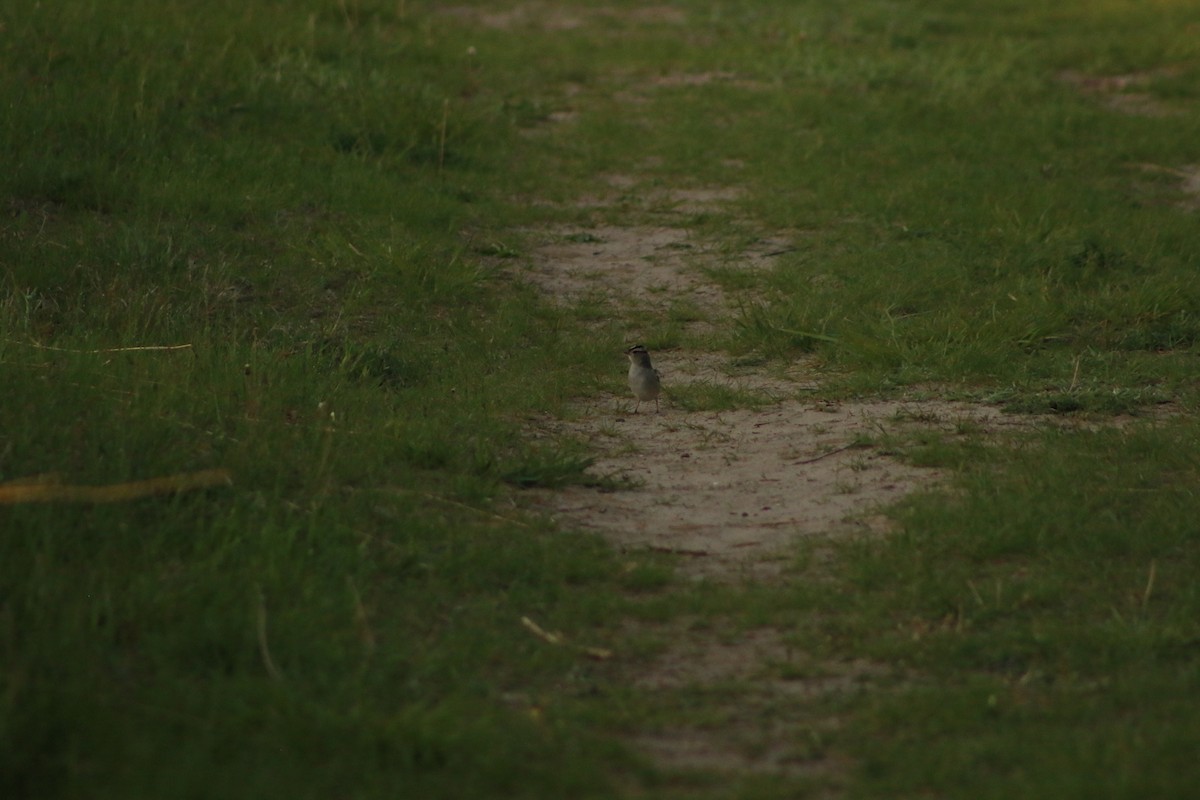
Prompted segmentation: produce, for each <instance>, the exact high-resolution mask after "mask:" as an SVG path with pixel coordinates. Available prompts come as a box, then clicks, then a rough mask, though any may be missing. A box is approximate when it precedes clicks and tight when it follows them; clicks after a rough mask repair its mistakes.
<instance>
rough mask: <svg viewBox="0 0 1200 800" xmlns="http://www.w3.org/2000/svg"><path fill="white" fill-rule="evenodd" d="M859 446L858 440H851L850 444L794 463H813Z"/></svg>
mask: <svg viewBox="0 0 1200 800" xmlns="http://www.w3.org/2000/svg"><path fill="white" fill-rule="evenodd" d="M858 446H859V445H858V443H857V442H851V443H850V444H846V445H842V446H841V447H838V448H835V449H833V450H830V451H829V452H828V453H822V454H821V455H819V456H816V457H814V458H806V459H804V460H803V461H793V462H792V463H793V464H812V463H814V462H816V461H820V460H821V459H822V458H829V457H830V456H832V455H837V454H838V453H841V452H843V451H845V450H850V449H851V448H854V447H858Z"/></svg>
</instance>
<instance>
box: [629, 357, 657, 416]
mask: <svg viewBox="0 0 1200 800" xmlns="http://www.w3.org/2000/svg"><path fill="white" fill-rule="evenodd" d="M625 355H627V356H629V388H630V389H632V390H633V396H634V397H636V398H637V400H638V402H637V405H636V406H634V409H633V413H635V414H636V413H637V412H638V409H639V408H641V405H642V401H643V400H647V401H649V400H653V401H654V413H655V414H657V413H658V392H659V389H661V388H662V384H661V382H660V381H659V377H658V370H656V369H655V368H654V367H653V366H651V364H650V354H649V353H648V352H646V348H645V347H644V346H642V345H640V344H635V345H634V346H633V347H631V348H629V349H628V350H626V351H625Z"/></svg>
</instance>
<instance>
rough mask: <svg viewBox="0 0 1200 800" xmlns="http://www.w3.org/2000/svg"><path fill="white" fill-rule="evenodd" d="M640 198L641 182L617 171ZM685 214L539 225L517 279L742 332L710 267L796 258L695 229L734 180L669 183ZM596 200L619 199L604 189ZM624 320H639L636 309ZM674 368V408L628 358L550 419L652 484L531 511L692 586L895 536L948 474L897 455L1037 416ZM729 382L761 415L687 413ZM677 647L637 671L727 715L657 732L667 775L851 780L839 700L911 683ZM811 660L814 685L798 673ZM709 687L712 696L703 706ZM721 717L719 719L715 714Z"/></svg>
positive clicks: (710, 640) (663, 362)
mask: <svg viewBox="0 0 1200 800" xmlns="http://www.w3.org/2000/svg"><path fill="white" fill-rule="evenodd" d="M610 183H611V184H616V185H620V186H622V187H624V188H625V189H628V183H629V181H627V180H624V179H623V180H620V181H612V180H610ZM664 196H665V197H666V198H667V200H668V201H675V200H678V201H679V202H680V204H681V205H685V206H687V207H686V208H685V209H683V210H681V211H679V212H678V213H677V218H678V220H679V221H678V223H675V224H673V223H672V215H670V214H668V215H665V216H664V215H662V214H657V215H656V216H655V220H656V223H657V224H655V225H653V226H651V225H647V224H645V222H644V220H643V219H640V218H636V217H635V218H631V219H630V221H629V224H627V225H623V224H619V223H616V224H614V223H612V222H608V223H605V224H603V225H598V226H595V227H590V228H589V227H578V228H574V227H566V228H564V227H548V228H544V229H539V230H535V231H525V233H526V235H527V236H528V238H529V239H531V240H532V241H533V242H534V248H533V250H532V252H531V254H530V257H529V258H528V259H527V261H526V262H525V263H524V264H522V266H520V267H519V268H517V270H516V274H517V275H518V276H519V277H520V278H521V279H522V280H526V281H529V282H531V283H533V284H535V285H536V286H538V287H539V288H540V289H541V290H542V291H543V292H544V293H545V294H546V295H547V296H548V297H549V298H550V299H551V300H552V301H554V302H557V303H562V304H571V303H574V302H576V301H578V300H581V299H587V300H588V301H589V302H592V303H596V302H600V303H603V304H605V305H606V306H607V307H608V308H610V309H611V311H612V315H613V317H614V318H623V319H626V320H642V321H643V323H642V325H641V326H640V328H639V326H638V325H633V324H631V325H629V326H628V328H629V330H628V343H630V344H632V343H634V342H636V341H638V340H640V339H643V338H646V339H648V340H652V339H653V337H654V333H655V331H654V326H655V324H657V321H659V320H663V319H665V317H666V315H667V313H668V309H669V305H670V303H675V302H679V301H680V300H686V302H688V303H689V304H691V305H692V306H693V307H695V308H696V309H697V310H698V311H699V313H698V314H696V321H695V322H694V323H692V324H694V325H696V326H699V327H701V328H704V327H706V326H708V327H712V326H722V325H726V324H729V322H730V315H731V311H730V308H731V300H732V298H730V297H727V296H726V294H725V292H723V291H722V290H721V288H720V287H718V286H717V285H716V284H714V283H712V282H710V281H708V280H707V279H706V278H705V269H706V268H707V267H711V266H718V265H719V266H721V267H722V268H723V269H730V268H738V269H747V270H761V269H766V268H770V265H771V263H772V261H773V259H774V258H775V257H777V256H778V254H780V253H781V252H785V251H786V250H787V249H788V247H789V242H788V239H787V237H786V236H784V235H771V236H764V237H762V238H760V240H759V241H758V242H756V243H755V244H754V245H752V247H751V248H750V249H749V250H748V251H747V252H745V253H743V254H741V255H740V256H738V257H736V258H733V259H730V257H729V256H728V253H727V252H726V251H724V250H722V249H721V248H718V247H715V246H713V243H711V242H705V241H703V240H700V239H698V238H696V237H693V236H692V235H691V234H690V233H689V232H688V231H687V230H686V229H685V228H684V227H683V222H682V220H683V219H684V218H685V214H687V213H690V212H691V209H692V206H691V205H690V204H693V203H696V202H702V203H705V204H706V205H707V206H708V209H709V210H710V211H711V210H714V207H715V206H717V205H719V204H720V203H723V202H728V201H729V200H730V199H732V198H734V197H736V195H735V193H732V192H729V191H728V190H725V189H722V188H721V187H716V188H710V189H706V190H694V189H693V190H691V191H690V192H689V193H688V194H687V195H686V196H683V195H678V196H676V195H672V194H671V193H670V192H665V193H664ZM586 202H587V204H589V205H592V206H595V205H596V204H600V203H603V202H604V199H603V198H596V197H592V198H587V200H586ZM621 315H624V316H621ZM653 355H654V357H655V364H656V366H657V367H658V368H659V370H660V371H661V372H662V374H663V382H664V392H665V397H664V401H663V403H662V411H661V413H654V412H653V409H651V408H649V407H648V406H646V405H645V404H643V406H642V413H639V414H633V413H630V412H631V411H632V408H633V398H632V396H630V395H628V393H627V391H626V390H625V388H624V373H625V370H626V368H627V362H626V360H625V359H624V357H623V356H622V354H621V353H620V352H614V353H613V372H614V375H613V381H612V386H613V391H612V392H611V393H609V394H605V395H603V396H599V397H594V398H588V399H585V400H581V401H579V403H578V404H577V405H576V407H575V408H574V409H573V411H574V413H573V414H572V415H571V418H570V419H566V420H547V421H544V422H543V423H541V425H540V426H539V427H538V428H537V430H534V431H532V432H531V434H532V435H538V436H558V435H562V434H567V435H570V436H571V437H572V438H576V439H583V440H585V441H588V442H589V443H590V444H591V447H592V449H593V451H594V452H595V453H597V454H598V458H597V461H596V463H595V465H594V467H593V471H594V472H595V474H597V475H598V476H605V475H621V476H625V477H627V478H629V479H631V481H632V483H633V484H634V485H635V486H636V487H637V488H633V489H628V490H622V491H616V492H605V491H601V490H598V489H594V488H584V487H574V488H569V489H565V490H555V491H535V492H531V493H530V495H529V496H530V497H531V502H532V503H533V504H534V505H535V506H536V507H538V508H540V509H541V510H543V511H545V512H546V513H548V514H550V515H552V516H553V517H555V518H556V519H557V520H558V521H559V522H560V523H561V524H562V525H563V527H565V528H567V529H572V528H574V529H583V530H590V531H594V532H597V533H599V534H600V535H602V536H603V537H604V538H606V539H607V540H609V541H610V542H612V544H613V545H614V546H615V547H617V548H618V549H620V550H621V551H622V552H625V553H629V554H633V555H636V554H638V553H641V552H644V551H652V552H655V553H667V554H673V555H674V557H675V563H676V566H677V571H678V572H679V573H680V574H682V575H684V576H686V577H687V578H690V579H693V580H707V581H716V582H720V583H730V582H739V581H751V580H752V581H757V582H762V581H773V580H778V581H785V580H789V579H790V577H789V576H788V574H787V568H788V566H789V564H790V563H791V561H792V559H793V549H794V548H793V546H792V545H793V543H794V542H795V541H796V540H797V539H798V538H800V537H804V536H839V535H881V534H883V533H885V532H886V531H887V530H888V528H889V520H888V518H887V517H886V516H884V515H883V514H882V513H880V510H881V509H882V508H884V507H886V506H888V505H890V504H893V503H895V502H896V501H898V500H900V499H901V498H903V497H904V496H905V495H906V494H908V493H910V492H913V491H916V490H918V489H921V488H924V487H928V486H930V485H932V484H933V483H934V482H936V481H938V480H939V479H940V478H941V477H942V475H941V474H940V473H939V472H938V471H937V470H933V469H924V468H920V467H915V466H912V465H910V464H906V463H903V462H902V461H900V460H898V459H897V458H895V457H894V456H893V455H891V454H890V453H889V451H888V450H886V449H885V447H884V446H883V445H884V443H886V442H889V441H892V442H894V441H896V440H897V439H899V440H901V441H904V440H907V438H908V437H910V436H914V435H919V434H921V433H923V432H928V431H930V430H937V431H940V432H944V433H953V432H955V431H959V430H962V429H964V428H969V429H971V430H981V429H983V430H997V429H1000V428H1004V427H1009V426H1023V425H1028V424H1030V422H1029V421H1028V420H1027V419H1025V420H1022V419H1020V418H1013V417H1009V416H1004V415H1002V414H1000V412H999V411H998V410H997V409H995V408H991V407H985V406H973V405H967V404H962V403H950V402H945V401H937V400H919V401H918V400H911V401H893V400H874V401H860V402H828V401H823V400H820V399H815V398H819V395H820V392H819V383H818V381H817V380H815V379H814V376H813V372H812V370H811V365H810V364H807V363H804V362H797V363H795V364H793V365H790V366H789V367H788V368H787V369H785V370H782V371H779V370H774V369H773V370H772V371H771V372H769V373H768V372H767V371H766V370H765V369H762V368H758V369H756V368H746V367H735V366H734V365H733V364H732V362H731V359H729V358H728V357H727V356H725V355H723V354H717V353H710V352H700V351H689V350H686V349H674V350H669V351H665V352H657V353H654V354H653ZM696 387H701V388H705V389H711V388H712V387H726V388H729V389H733V390H736V391H739V392H744V393H747V395H748V396H752V397H754V398H755V399H756V400H757V402H755V403H749V404H747V405H750V406H753V407H744V408H737V407H734V408H730V409H728V410H722V411H688V410H686V408H685V407H684V406H683V404H680V403H677V402H675V401H674V400H673V398H672V395H676V396H678V395H679V394H681V393H686V392H687V391H688V390H689V389H695V388H696ZM657 633H658V634H660V635H661V637H662V639H663V640H664V641H667V642H669V643H670V644H669V645H668V646H667V647H666V649H665V650H664V652H663V653H662V654H661V655H660V656H659V657H658V658H657V659H656V660H655V661H654V662H652V663H651V664H649V665H646V664H638V665H637V670H636V673H635V674H631V675H630V677H629V680H630V681H631V682H633V683H634V684H635V685H637V686H640V687H642V688H647V689H651V690H653V691H654V692H655V694H656V696H658V695H661V694H662V693H668V694H669V693H670V692H678V693H679V696H681V697H688V698H692V699H691V700H690V701H688V702H692V703H696V702H699V703H703V704H704V708H705V709H706V713H707V714H708V715H709V721H708V722H707V723H705V724H695V725H689V724H680V725H674V726H670V727H665V728H660V729H657V730H647V731H641V732H639V733H637V734H635V735H634V736H632V737H631V743H632V744H633V746H635V747H636V749H637V751H638V752H640V753H642V754H644V755H646V756H647V757H648V758H650V759H651V760H652V761H654V762H655V763H656V764H657V765H658V766H659V767H660V768H662V769H664V770H667V771H668V772H670V771H672V770H684V771H685V772H686V771H693V770H705V771H716V772H722V773H725V774H727V775H730V776H745V775H755V774H769V775H776V776H781V777H789V778H798V779H801V780H804V781H816V782H818V783H820V784H821V785H823V786H826V787H834V790H835V787H837V786H838V785H840V784H841V782H842V777H843V776H844V774H845V771H846V767H847V765H846V763H845V761H844V758H842V757H841V756H839V755H838V754H837V753H836V752H834V751H833V750H832V749H830V748H827V747H825V746H824V745H823V744H822V742H825V741H827V739H828V737H829V736H830V735H831V734H832V733H833V731H835V730H836V728H837V727H838V726H839V725H840V721H839V720H838V719H837V718H836V717H831V716H829V714H828V712H825V711H821V710H820V709H822V708H826V707H827V704H826V703H825V702H824V701H825V700H828V699H829V698H830V696H831V695H834V694H838V693H846V692H861V691H871V690H873V689H874V688H875V687H877V686H878V685H880V684H881V683H886V682H887V681H890V680H895V679H896V676H895V675H893V674H892V672H893V671H892V670H890V669H888V668H886V667H884V666H882V665H876V664H868V663H864V662H860V661H847V662H829V661H828V660H821V659H816V658H813V657H810V656H808V655H807V654H796V653H794V652H792V651H791V648H790V646H789V645H788V643H787V642H786V639H785V636H784V634H782V633H781V632H779V631H776V630H773V629H758V630H753V631H741V632H732V631H726V630H722V629H721V626H720V625H713V624H712V621H711V620H704V621H698V622H697V624H696V625H695V626H687V625H684V626H682V627H679V626H672V627H671V629H670V630H662V631H658V632H657ZM797 658H799V659H800V661H801V662H802V663H803V664H804V669H803V670H802V671H803V673H804V677H803V678H796V677H795V676H794V675H792V674H791V672H790V671H789V670H788V669H783V670H781V668H780V665H781V664H785V663H787V664H795V663H796V659H797ZM697 698H699V699H697ZM714 719H715V720H716V722H713V721H712V720H714Z"/></svg>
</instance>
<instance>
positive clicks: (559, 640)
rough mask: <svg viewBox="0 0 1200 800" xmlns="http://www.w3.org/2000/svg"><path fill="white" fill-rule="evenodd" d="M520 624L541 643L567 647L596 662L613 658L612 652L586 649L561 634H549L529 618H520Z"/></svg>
mask: <svg viewBox="0 0 1200 800" xmlns="http://www.w3.org/2000/svg"><path fill="white" fill-rule="evenodd" d="M521 624H522V625H524V626H525V628H526V629H527V630H528V631H529V632H530V633H532V634H533V635H534V636H536V637H538V638H539V639H541V640H542V641H543V642H549V643H550V644H557V645H566V646H567V647H570V648H572V649H574V650H577V651H579V652H580V653H583V654H584V655H585V656H588V657H589V658H594V659H596V660H597V661H607V660H608V659H610V658H612V657H613V653H612V651H611V650H606V649H605V648H603V647H587V646H584V645H574V644H571V643H570V642H568V641H567V640H566V637H564V636H563V635H562V634H561V633H550V632H549V631H547V630H545V629H544V628H542V626H540V625H538V624H537V623H536V622H534V621H533V620H531V619H530V618H529V617H521Z"/></svg>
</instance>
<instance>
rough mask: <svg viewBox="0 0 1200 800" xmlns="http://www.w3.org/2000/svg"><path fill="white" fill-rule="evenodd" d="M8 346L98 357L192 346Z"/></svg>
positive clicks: (23, 344)
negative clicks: (108, 354)
mask: <svg viewBox="0 0 1200 800" xmlns="http://www.w3.org/2000/svg"><path fill="white" fill-rule="evenodd" d="M4 341H5V342H7V343H8V344H19V345H22V346H24V347H33V348H36V349H38V350H54V351H56V352H59V353H87V354H93V355H98V354H100V353H146V352H156V351H157V352H162V351H169V350H191V349H192V345H191V344H190V343H189V344H147V345H138V346H135V347H103V348H100V349H99V350H75V349H73V348H70V347H55V346H53V345H49V344H38V343H37V342H17V341H13V340H12V339H5V340H4Z"/></svg>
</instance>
